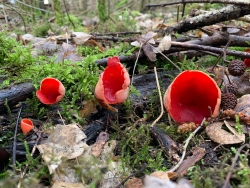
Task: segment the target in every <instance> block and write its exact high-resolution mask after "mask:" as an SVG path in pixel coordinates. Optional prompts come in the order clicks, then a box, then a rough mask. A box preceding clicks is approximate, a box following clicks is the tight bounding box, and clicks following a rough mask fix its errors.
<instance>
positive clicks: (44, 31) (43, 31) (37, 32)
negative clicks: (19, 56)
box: [33, 23, 52, 37]
mask: <svg viewBox="0 0 250 188" xmlns="http://www.w3.org/2000/svg"><path fill="white" fill-rule="evenodd" d="M50 29H52V25H51V24H50V23H44V24H42V25H36V26H35V27H34V29H33V35H34V36H37V37H45V36H47V35H48V31H49V30H50Z"/></svg>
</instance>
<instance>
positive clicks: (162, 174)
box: [150, 171, 170, 180]
mask: <svg viewBox="0 0 250 188" xmlns="http://www.w3.org/2000/svg"><path fill="white" fill-rule="evenodd" d="M150 176H154V177H157V178H160V179H165V180H169V179H170V178H169V172H163V171H156V172H153V173H151V174H150Z"/></svg>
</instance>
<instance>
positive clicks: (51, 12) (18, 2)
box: [16, 0, 52, 13]
mask: <svg viewBox="0 0 250 188" xmlns="http://www.w3.org/2000/svg"><path fill="white" fill-rule="evenodd" d="M16 2H18V3H20V4H22V5H24V6H27V7H30V8H33V9H36V10H40V11H43V12H47V13H52V12H50V11H47V10H44V9H41V8H37V7H33V6H31V5H28V4H26V3H23V2H21V1H18V0H16Z"/></svg>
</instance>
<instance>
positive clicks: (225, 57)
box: [222, 38, 231, 92]
mask: <svg viewBox="0 0 250 188" xmlns="http://www.w3.org/2000/svg"><path fill="white" fill-rule="evenodd" d="M230 43H231V39H230V38H229V40H228V42H227V44H226V46H225V47H224V49H223V62H222V68H223V72H222V78H224V75H225V73H226V72H225V69H224V64H225V61H226V59H227V48H228V46H229V45H230ZM228 79H229V78H228ZM229 83H230V80H229ZM226 92H228V91H227V86H226Z"/></svg>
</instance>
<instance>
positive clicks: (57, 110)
mask: <svg viewBox="0 0 250 188" xmlns="http://www.w3.org/2000/svg"><path fill="white" fill-rule="evenodd" d="M57 113H58V115H59V116H60V118H61V120H62V122H63V125H65V123H64V119H63V118H62V116H61V113H60V111H59V110H57Z"/></svg>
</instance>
